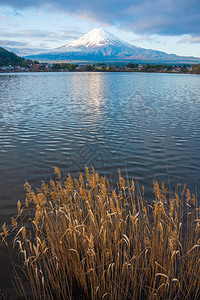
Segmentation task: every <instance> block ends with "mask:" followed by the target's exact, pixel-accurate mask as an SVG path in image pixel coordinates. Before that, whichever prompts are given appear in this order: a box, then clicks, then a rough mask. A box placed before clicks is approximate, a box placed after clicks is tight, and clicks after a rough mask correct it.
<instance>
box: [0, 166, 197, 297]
mask: <svg viewBox="0 0 200 300" xmlns="http://www.w3.org/2000/svg"><path fill="white" fill-rule="evenodd" d="M55 173H56V176H57V179H56V180H55V181H53V180H50V181H49V183H48V184H47V183H45V182H42V184H41V188H40V189H37V191H36V192H34V191H33V190H32V188H31V186H30V185H29V184H28V183H26V184H25V188H26V193H27V196H26V197H27V198H26V203H25V205H21V203H20V202H18V205H17V207H18V215H17V216H16V218H12V229H11V230H8V229H7V227H6V225H5V224H4V225H3V231H2V233H1V236H2V239H3V240H4V242H6V237H7V236H8V235H9V234H10V233H11V232H15V238H14V245H15V247H17V249H18V251H19V254H20V256H21V258H22V260H23V270H24V272H25V274H26V276H27V278H28V280H29V283H30V286H31V290H32V297H33V299H76V297H79V298H78V299H93V300H95V299H200V255H199V254H200V253H199V251H200V249H199V247H200V236H199V235H200V228H199V225H200V217H199V212H200V208H199V206H198V204H197V199H196V198H195V196H194V195H191V194H190V191H189V190H188V189H186V186H184V188H183V189H181V188H180V186H178V187H177V189H176V192H175V193H174V194H173V195H172V194H170V193H168V192H167V189H166V188H165V185H164V183H163V184H162V185H161V186H160V185H159V184H158V182H157V181H154V182H153V186H154V187H153V188H154V193H155V199H154V200H153V201H152V202H149V201H148V202H146V201H145V199H144V193H143V192H142V193H141V192H140V191H139V190H138V189H136V187H135V183H134V181H133V180H132V181H128V180H125V179H124V178H122V176H121V172H120V171H119V181H118V184H117V188H116V189H113V188H112V187H111V186H110V184H109V182H108V181H107V179H106V178H105V177H100V176H99V175H98V173H97V172H95V170H94V169H93V170H92V171H91V172H89V170H88V168H86V172H85V174H84V175H83V174H80V176H79V180H76V179H74V180H73V179H72V177H71V176H70V175H68V177H67V179H66V180H65V181H62V179H61V174H60V171H59V169H58V168H55ZM6 243H7V242H6ZM16 287H17V290H18V293H19V295H21V296H24V297H25V298H27V296H26V292H25V289H24V287H23V283H22V281H21V280H20V278H19V277H18V279H17V280H16Z"/></svg>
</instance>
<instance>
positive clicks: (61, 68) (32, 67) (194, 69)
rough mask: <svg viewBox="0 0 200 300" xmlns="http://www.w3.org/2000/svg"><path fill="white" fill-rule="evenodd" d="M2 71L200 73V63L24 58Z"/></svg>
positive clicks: (1, 69)
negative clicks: (64, 60) (45, 61)
mask: <svg viewBox="0 0 200 300" xmlns="http://www.w3.org/2000/svg"><path fill="white" fill-rule="evenodd" d="M0 72H2V73H12V72H149V73H182V74H200V64H197V65H167V64H136V63H128V64H127V65H108V64H105V63H96V64H88V63H80V64H70V63H51V64H50V63H39V62H32V61H27V60H24V61H22V64H17V65H12V64H9V65H1V66H0Z"/></svg>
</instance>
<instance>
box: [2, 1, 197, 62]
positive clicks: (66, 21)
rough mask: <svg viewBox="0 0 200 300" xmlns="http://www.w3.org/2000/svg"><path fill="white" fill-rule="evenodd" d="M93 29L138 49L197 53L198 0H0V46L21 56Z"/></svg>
mask: <svg viewBox="0 0 200 300" xmlns="http://www.w3.org/2000/svg"><path fill="white" fill-rule="evenodd" d="M97 27H103V28H105V29H106V30H108V31H109V32H111V33H113V34H115V35H116V36H117V37H119V38H121V39H122V40H124V41H126V42H129V43H131V44H134V45H136V46H139V47H143V48H148V49H154V50H160V51H164V52H167V53H169V54H171V53H175V54H177V55H184V56H197V57H200V0H101V1H99V0H87V1H86V0H57V1H54V0H0V46H1V47H4V48H7V49H9V50H12V51H14V52H15V53H17V54H20V55H22V56H23V55H29V54H36V53H39V52H40V51H43V50H45V51H46V50H47V51H48V50H52V49H55V48H57V47H60V46H62V45H65V44H66V43H68V42H71V41H72V40H73V39H77V38H79V37H80V36H82V35H83V34H85V33H87V32H89V31H90V30H92V29H94V28H97Z"/></svg>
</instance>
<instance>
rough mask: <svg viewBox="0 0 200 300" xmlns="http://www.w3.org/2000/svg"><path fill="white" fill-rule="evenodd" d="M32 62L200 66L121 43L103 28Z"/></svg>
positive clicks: (161, 53)
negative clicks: (147, 63) (148, 63)
mask: <svg viewBox="0 0 200 300" xmlns="http://www.w3.org/2000/svg"><path fill="white" fill-rule="evenodd" d="M28 58H31V59H37V60H41V61H74V62H97V61H98V62H99V61H100V62H105V61H107V62H113V61H114V62H116V61H121V62H122V61H132V62H133V61H135V62H137V63H138V62H157V63H158V62H159V63H165V62H167V63H174V62H181V63H182V62H184V63H187V62H196V63H199V62H200V58H195V57H181V56H177V55H175V54H167V53H165V52H161V51H156V50H151V49H144V48H140V47H136V46H134V45H132V44H129V43H127V42H124V41H122V40H120V39H119V38H118V37H116V36H115V35H113V34H111V33H109V32H108V31H107V30H105V29H103V28H96V29H93V30H92V31H90V32H88V33H87V34H85V35H83V36H82V37H80V38H78V39H76V40H75V41H73V42H70V43H68V44H66V45H64V46H61V47H59V48H57V49H54V50H53V51H52V52H48V53H47V52H46V53H45V52H43V53H39V54H38V55H35V56H33V55H32V56H29V57H28Z"/></svg>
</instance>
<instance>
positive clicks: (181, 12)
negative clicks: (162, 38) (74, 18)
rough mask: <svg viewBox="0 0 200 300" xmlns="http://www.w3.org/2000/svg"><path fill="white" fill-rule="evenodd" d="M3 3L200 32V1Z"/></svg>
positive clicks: (140, 27) (171, 31)
mask: <svg viewBox="0 0 200 300" xmlns="http://www.w3.org/2000/svg"><path fill="white" fill-rule="evenodd" d="M1 4H3V5H7V6H11V7H14V8H17V9H20V8H21V9H23V8H27V7H45V9H47V10H48V9H49V10H50V9H52V8H54V9H55V8H56V9H58V10H60V11H62V12H63V11H66V12H69V13H73V14H76V15H78V16H80V17H82V18H87V19H91V20H95V21H98V22H105V23H109V24H112V25H116V24H117V25H118V26H120V27H122V28H125V29H129V30H132V31H134V32H136V33H140V34H152V33H154V34H160V35H183V34H190V35H192V36H197V35H198V34H199V24H200V1H199V0H190V1H188V0H151V1H150V0H124V1H121V0H113V1H107V0H101V1H93V0H87V1H86V0H73V1H72V0H68V1H66V0H57V1H55V0H37V1H35V0H29V1H27V0H1Z"/></svg>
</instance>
